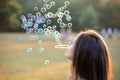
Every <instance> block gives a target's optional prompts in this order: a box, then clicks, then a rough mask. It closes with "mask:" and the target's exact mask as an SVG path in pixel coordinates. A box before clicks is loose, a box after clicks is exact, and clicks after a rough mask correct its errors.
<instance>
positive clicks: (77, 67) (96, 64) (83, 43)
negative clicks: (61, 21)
mask: <svg viewBox="0 0 120 80" xmlns="http://www.w3.org/2000/svg"><path fill="white" fill-rule="evenodd" d="M70 49H71V51H70V59H72V67H73V71H74V73H75V78H76V80H77V79H78V78H84V79H85V80H110V77H111V75H110V69H111V68H110V65H111V64H110V56H109V51H108V48H107V45H106V43H105V42H104V40H103V38H102V37H101V36H100V35H99V34H98V33H97V32H95V31H93V30H87V31H83V32H80V33H79V34H78V36H77V37H76V39H75V41H74V44H73V45H72V46H71V47H70V48H69V50H70ZM69 50H67V51H69ZM67 54H68V53H67Z"/></svg>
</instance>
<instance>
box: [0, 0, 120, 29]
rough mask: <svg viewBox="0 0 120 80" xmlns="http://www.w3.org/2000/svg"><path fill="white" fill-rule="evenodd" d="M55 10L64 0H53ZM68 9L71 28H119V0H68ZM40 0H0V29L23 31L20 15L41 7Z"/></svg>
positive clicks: (53, 10)
mask: <svg viewBox="0 0 120 80" xmlns="http://www.w3.org/2000/svg"><path fill="white" fill-rule="evenodd" d="M54 1H55V2H56V5H55V7H54V8H52V9H51V10H50V11H51V12H55V11H56V10H57V8H58V7H60V6H62V5H63V4H64V2H65V0H54ZM68 1H70V6H69V7H68V10H69V11H70V15H71V17H72V23H73V28H72V29H73V30H74V31H78V30H80V29H85V28H92V29H98V30H99V29H101V28H103V27H104V28H108V27H111V28H120V0H68ZM42 5H43V2H42V0H0V27H1V29H0V31H23V29H22V28H21V20H20V15H22V14H24V15H27V13H33V14H34V13H35V12H34V10H33V8H34V7H35V6H38V8H41V7H42Z"/></svg>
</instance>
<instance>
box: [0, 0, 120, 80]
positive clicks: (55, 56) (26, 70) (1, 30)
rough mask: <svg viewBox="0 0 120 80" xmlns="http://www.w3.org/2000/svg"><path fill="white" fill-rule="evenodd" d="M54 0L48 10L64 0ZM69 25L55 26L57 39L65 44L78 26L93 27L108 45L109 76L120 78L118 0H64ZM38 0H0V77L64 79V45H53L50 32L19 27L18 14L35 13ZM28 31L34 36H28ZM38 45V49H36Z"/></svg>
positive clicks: (66, 67) (66, 62)
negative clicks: (62, 46) (38, 32)
mask: <svg viewBox="0 0 120 80" xmlns="http://www.w3.org/2000/svg"><path fill="white" fill-rule="evenodd" d="M50 1H55V3H56V4H55V6H53V7H52V8H51V9H50V10H48V11H49V12H52V13H55V12H56V11H57V9H58V8H59V7H61V6H63V4H64V2H65V1H66V0H50ZM68 1H69V2H70V5H69V6H68V7H67V10H69V11H70V16H71V17H72V20H71V23H72V24H73V26H72V28H71V29H68V28H66V29H61V28H60V27H59V25H58V23H57V22H53V23H52V25H53V24H57V30H58V31H59V32H60V33H61V34H62V35H63V36H61V43H62V44H68V42H69V41H71V40H73V39H74V37H75V36H76V35H77V33H78V32H79V31H80V30H84V29H94V30H97V31H98V32H99V33H100V34H101V35H102V36H103V37H104V38H105V41H106V42H107V44H108V47H109V49H110V55H111V60H112V74H113V77H112V80H120V62H119V60H120V0H68ZM43 4H44V3H43V1H42V0H0V80H66V79H67V75H68V74H69V68H70V64H71V62H70V61H69V60H68V59H67V58H66V57H65V56H64V53H65V51H66V49H59V48H55V47H54V46H55V45H57V42H56V41H55V40H54V38H53V37H51V36H45V35H41V34H34V33H33V34H29V35H28V34H27V33H26V31H25V29H23V28H22V27H21V24H22V21H21V19H20V17H21V15H25V16H26V15H27V14H28V13H32V14H35V13H36V12H35V10H34V8H35V7H38V11H39V10H40V9H41V7H42V6H43ZM31 35H32V36H33V37H34V36H37V37H38V38H39V39H38V38H36V39H35V40H31V39H30V37H31ZM40 48H41V49H42V51H41V50H40Z"/></svg>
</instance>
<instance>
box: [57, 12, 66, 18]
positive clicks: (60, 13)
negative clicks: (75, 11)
mask: <svg viewBox="0 0 120 80" xmlns="http://www.w3.org/2000/svg"><path fill="white" fill-rule="evenodd" d="M56 15H57V16H58V17H59V18H62V17H63V15H64V13H63V12H57V13H56Z"/></svg>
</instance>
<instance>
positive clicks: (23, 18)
mask: <svg viewBox="0 0 120 80" xmlns="http://www.w3.org/2000/svg"><path fill="white" fill-rule="evenodd" d="M21 20H22V22H23V23H24V22H26V21H27V19H26V17H25V16H24V15H21Z"/></svg>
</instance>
